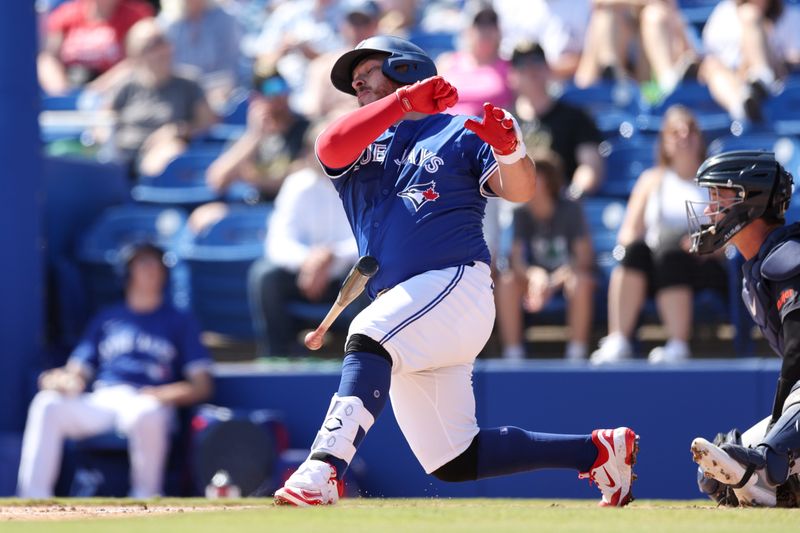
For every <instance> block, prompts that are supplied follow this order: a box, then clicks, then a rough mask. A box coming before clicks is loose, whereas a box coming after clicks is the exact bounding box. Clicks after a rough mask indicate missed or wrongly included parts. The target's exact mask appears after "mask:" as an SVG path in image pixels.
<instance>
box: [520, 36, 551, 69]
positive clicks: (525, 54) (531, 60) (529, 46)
mask: <svg viewBox="0 0 800 533" xmlns="http://www.w3.org/2000/svg"><path fill="white" fill-rule="evenodd" d="M526 64H540V65H547V57H545V54H544V49H543V48H542V46H541V45H540V44H539V43H534V42H530V41H523V42H520V43H518V44H517V46H515V47H514V51H513V52H512V53H511V65H512V66H514V67H515V68H519V67H521V66H523V65H526Z"/></svg>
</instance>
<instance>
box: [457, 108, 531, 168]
mask: <svg viewBox="0 0 800 533" xmlns="http://www.w3.org/2000/svg"><path fill="white" fill-rule="evenodd" d="M464 127H465V128H467V129H468V130H470V131H472V132H473V133H475V135H477V136H478V137H480V138H481V139H483V141H484V142H486V143H487V144H488V145H489V146H491V147H492V150H494V153H495V157H496V159H497V160H498V161H499V162H500V163H504V164H507V165H508V164H511V163H515V162H516V161H519V160H520V159H522V158H523V157H525V153H526V151H525V143H524V142H522V132H521V131H520V129H519V125H518V124H517V121H516V120H515V119H514V117H513V116H512V115H511V113H509V112H508V111H506V110H505V109H503V108H502V107H496V106H494V105H492V104H490V103H489V102H486V103H485V104H483V120H481V121H480V122H478V121H477V120H475V119H469V120H467V121H466V122H465V123H464Z"/></svg>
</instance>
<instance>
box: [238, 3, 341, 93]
mask: <svg viewBox="0 0 800 533" xmlns="http://www.w3.org/2000/svg"><path fill="white" fill-rule="evenodd" d="M341 18H342V9H341V3H340V2H337V1H334V0H297V1H292V2H281V3H279V4H278V5H277V6H276V7H275V10H274V11H273V12H272V13H271V14H270V15H269V17H267V21H266V24H265V25H264V28H263V29H262V31H261V33H260V34H259V35H258V37H257V38H256V39H255V42H254V44H253V46H252V47H251V50H249V52H250V53H251V54H252V55H254V57H255V58H256V59H257V61H258V62H262V63H265V64H274V65H277V68H278V70H280V71H281V72H282V73H283V75H284V77H285V78H286V81H287V82H288V83H289V87H291V89H292V95H297V98H298V99H299V98H301V95H302V92H303V86H304V85H305V83H306V69H307V68H308V63H309V62H310V61H311V60H313V59H314V58H316V57H317V56H319V55H320V54H323V53H325V52H330V51H333V50H336V49H338V48H340V47H341V46H342V40H341V38H340V36H339V31H338V28H339V21H340V20H341ZM295 105H297V107H298V108H300V105H301V103H300V102H299V101H298V102H297V103H295V102H294V101H293V102H292V106H293V107H294V106H295Z"/></svg>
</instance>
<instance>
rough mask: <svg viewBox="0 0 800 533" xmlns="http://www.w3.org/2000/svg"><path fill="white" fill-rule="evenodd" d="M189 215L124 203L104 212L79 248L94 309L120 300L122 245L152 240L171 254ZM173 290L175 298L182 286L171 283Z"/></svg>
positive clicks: (79, 255)
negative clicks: (118, 265)
mask: <svg viewBox="0 0 800 533" xmlns="http://www.w3.org/2000/svg"><path fill="white" fill-rule="evenodd" d="M186 216H187V215H186V212H184V211H183V210H180V209H173V208H164V207H156V206H143V205H137V204H123V205H120V206H116V207H112V208H109V209H107V210H106V211H104V212H103V214H102V215H101V216H100V217H99V218H98V219H97V220H96V221H95V222H94V224H92V226H91V227H90V228H89V229H88V230H87V231H86V233H85V234H84V235H83V237H82V238H81V240H80V243H79V245H78V251H77V257H78V263H79V266H80V269H81V273H82V277H83V278H84V280H85V283H84V284H85V286H86V289H87V291H88V293H89V294H88V299H89V306H90V308H91V310H92V311H96V310H97V309H99V308H100V307H102V306H104V305H108V304H110V303H113V302H116V301H119V299H120V298H121V296H122V289H123V286H122V278H121V277H120V276H119V273H118V271H117V270H116V265H117V261H118V257H119V251H120V249H121V248H122V247H124V246H125V245H126V244H130V243H133V242H139V241H151V242H155V243H157V244H158V245H159V246H161V247H162V248H163V249H164V250H165V251H167V252H168V254H169V252H170V250H172V249H173V248H174V246H175V243H176V238H177V236H178V235H179V234H180V232H181V230H182V229H183V227H184V225H185V224H186ZM166 260H168V261H172V260H174V255H168V256H167V257H166ZM171 290H172V293H171V294H172V296H173V298H177V297H178V294H179V293H180V291H181V287H180V285H179V284H172V285H171ZM176 303H179V302H178V301H176Z"/></svg>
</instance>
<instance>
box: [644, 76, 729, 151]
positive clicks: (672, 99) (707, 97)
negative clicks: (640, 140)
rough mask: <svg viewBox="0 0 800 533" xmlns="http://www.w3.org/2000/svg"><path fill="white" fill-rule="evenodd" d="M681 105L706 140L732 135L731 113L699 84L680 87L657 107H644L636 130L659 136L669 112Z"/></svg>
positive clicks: (687, 83) (681, 84)
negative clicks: (664, 118) (693, 118)
mask: <svg viewBox="0 0 800 533" xmlns="http://www.w3.org/2000/svg"><path fill="white" fill-rule="evenodd" d="M675 104H681V105H684V106H686V107H688V108H689V109H691V110H692V113H694V115H695V117H696V118H697V123H698V125H699V126H700V129H701V130H702V131H703V133H704V134H705V135H706V137H709V138H711V137H716V136H718V135H722V134H725V133H728V132H730V129H731V119H730V116H729V115H728V112H727V111H725V110H724V109H723V108H722V107H720V105H719V104H718V103H717V102H716V101H715V100H714V99H713V98H712V97H711V93H710V92H709V90H708V87H706V86H705V85H703V84H701V83H698V82H691V81H689V82H683V83H680V84H679V85H678V86H677V87H676V88H675V90H674V91H673V92H672V93H670V94H669V95H668V96H667V97H666V98H664V100H662V101H661V102H659V103H658V104H656V105H651V106H643V109H642V113H641V114H640V115H639V116H638V117H636V127H637V129H638V130H639V131H642V132H646V133H657V132H658V131H659V130H660V129H661V122H662V119H663V117H664V113H665V112H666V110H667V109H668V108H669V107H670V106H672V105H675Z"/></svg>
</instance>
